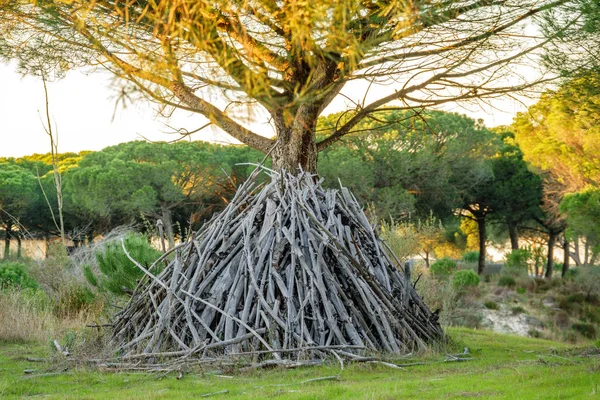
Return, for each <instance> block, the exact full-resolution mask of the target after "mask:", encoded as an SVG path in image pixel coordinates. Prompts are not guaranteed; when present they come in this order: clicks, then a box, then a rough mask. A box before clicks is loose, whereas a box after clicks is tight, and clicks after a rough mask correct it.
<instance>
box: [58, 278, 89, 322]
mask: <svg viewBox="0 0 600 400" xmlns="http://www.w3.org/2000/svg"><path fill="white" fill-rule="evenodd" d="M94 303H96V295H95V294H94V292H92V291H91V290H90V288H89V287H86V286H83V285H81V284H70V285H68V286H66V287H64V288H62V290H61V291H60V293H59V296H58V299H56V301H55V304H54V311H55V313H56V315H74V314H76V313H77V312H79V311H81V310H84V309H86V308H88V307H90V306H91V305H93V304H94Z"/></svg>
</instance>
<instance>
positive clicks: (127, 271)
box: [83, 233, 162, 295]
mask: <svg viewBox="0 0 600 400" xmlns="http://www.w3.org/2000/svg"><path fill="white" fill-rule="evenodd" d="M123 242H124V244H125V248H126V249H127V252H128V253H129V255H130V256H131V257H132V258H133V259H134V260H136V261H137V262H139V263H140V264H142V265H144V266H146V267H148V266H149V265H150V264H152V263H153V262H154V261H155V260H156V259H158V258H159V257H160V256H161V254H162V253H161V252H159V251H158V250H156V249H154V248H153V247H152V246H151V245H150V243H149V241H148V238H147V237H146V236H144V235H142V234H138V233H129V234H127V236H125V238H124V239H123ZM96 261H97V263H98V270H99V271H98V272H99V273H97V272H94V270H93V268H92V267H90V266H89V265H84V266H83V273H84V275H85V278H86V279H87V281H88V282H89V283H90V284H91V285H92V286H94V287H96V288H98V289H99V290H100V291H108V292H110V293H113V294H117V295H122V294H125V293H126V292H127V291H132V290H133V289H135V287H136V286H137V281H138V279H140V278H141V277H142V276H143V275H144V272H143V271H142V270H141V269H140V268H139V267H138V266H136V265H135V264H134V263H133V261H131V260H130V259H129V257H127V255H126V254H125V251H124V250H123V246H122V244H121V242H120V241H116V242H112V243H109V244H107V245H106V247H105V248H104V249H103V250H100V251H98V252H97V253H96ZM153 272H156V271H153Z"/></svg>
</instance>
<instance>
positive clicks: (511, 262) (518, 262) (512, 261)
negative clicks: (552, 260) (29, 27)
mask: <svg viewBox="0 0 600 400" xmlns="http://www.w3.org/2000/svg"><path fill="white" fill-rule="evenodd" d="M529 260H531V252H530V251H529V250H524V249H520V250H513V251H511V252H510V253H508V254H507V255H506V262H505V263H504V265H505V266H506V267H507V268H509V269H511V270H515V271H520V272H527V268H528V266H529Z"/></svg>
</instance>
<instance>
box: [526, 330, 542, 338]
mask: <svg viewBox="0 0 600 400" xmlns="http://www.w3.org/2000/svg"><path fill="white" fill-rule="evenodd" d="M527 334H528V335H529V336H531V337H532V338H538V339H539V338H541V337H542V332H540V331H538V330H537V329H530V330H529V331H528V332H527Z"/></svg>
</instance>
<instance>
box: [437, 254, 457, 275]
mask: <svg viewBox="0 0 600 400" xmlns="http://www.w3.org/2000/svg"><path fill="white" fill-rule="evenodd" d="M454 271H456V262H455V261H453V260H451V259H449V258H448V257H444V258H441V259H439V260H437V261H436V262H434V263H433V264H431V273H432V274H433V275H434V276H436V277H448V276H449V275H450V274H452V273H453V272H454Z"/></svg>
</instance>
